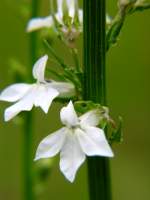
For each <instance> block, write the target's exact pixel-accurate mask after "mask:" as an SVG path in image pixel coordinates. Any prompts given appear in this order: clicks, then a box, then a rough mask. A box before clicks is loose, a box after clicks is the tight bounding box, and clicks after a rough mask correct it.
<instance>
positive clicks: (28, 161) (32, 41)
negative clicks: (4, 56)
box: [24, 0, 39, 200]
mask: <svg viewBox="0 0 150 200" xmlns="http://www.w3.org/2000/svg"><path fill="white" fill-rule="evenodd" d="M38 5H39V1H38V0H32V5H31V6H32V12H31V18H33V17H36V16H37V12H38ZM29 48H30V51H29V53H30V54H29V55H30V57H29V60H30V68H29V69H28V74H29V80H30V81H32V66H33V64H34V62H35V60H36V49H37V34H36V33H31V34H30V38H29ZM32 147H33V113H32V112H28V113H26V114H25V122H24V175H25V180H24V181H25V186H24V187H25V190H24V199H25V200H35V194H34V181H33V155H32Z"/></svg>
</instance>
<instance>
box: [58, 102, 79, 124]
mask: <svg viewBox="0 0 150 200" xmlns="http://www.w3.org/2000/svg"><path fill="white" fill-rule="evenodd" d="M60 118H61V121H62V123H63V124H64V125H66V126H68V127H72V126H76V125H78V123H79V120H78V117H77V114H76V112H75V110H74V106H73V104H72V101H70V102H69V104H68V105H67V106H66V107H63V108H62V109H61V111H60Z"/></svg>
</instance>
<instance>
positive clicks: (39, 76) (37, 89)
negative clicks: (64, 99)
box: [0, 55, 74, 121]
mask: <svg viewBox="0 0 150 200" xmlns="http://www.w3.org/2000/svg"><path fill="white" fill-rule="evenodd" d="M47 60H48V56H47V55H45V56H43V57H42V58H40V59H39V60H38V61H37V62H36V63H35V65H34V67H33V77H34V78H35V79H36V80H37V81H36V83H34V84H25V83H19V84H13V85H11V86H9V87H7V88H6V89H5V90H4V91H2V92H1V94H0V100H2V101H8V102H16V101H17V102H16V103H15V104H14V105H12V106H10V107H8V108H7V109H6V110H5V114H4V118H5V121H9V120H11V119H12V118H13V117H15V116H16V115H17V114H19V113H20V112H21V111H30V110H31V109H32V107H33V106H36V107H41V108H42V109H43V111H44V112H45V113H47V112H48V109H49V107H50V105H51V103H52V101H53V99H54V98H56V97H57V96H58V95H63V94H67V93H68V92H72V91H73V89H74V87H73V85H72V84H70V83H65V82H55V81H50V82H47V81H45V79H44V72H45V68H46V63H47Z"/></svg>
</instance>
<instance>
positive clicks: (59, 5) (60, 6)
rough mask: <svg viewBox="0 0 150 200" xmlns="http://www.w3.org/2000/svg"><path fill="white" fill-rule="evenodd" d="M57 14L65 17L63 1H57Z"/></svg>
mask: <svg viewBox="0 0 150 200" xmlns="http://www.w3.org/2000/svg"><path fill="white" fill-rule="evenodd" d="M57 11H58V12H57V13H58V15H59V16H60V18H62V16H63V0H57Z"/></svg>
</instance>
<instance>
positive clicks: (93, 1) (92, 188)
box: [83, 0, 111, 200]
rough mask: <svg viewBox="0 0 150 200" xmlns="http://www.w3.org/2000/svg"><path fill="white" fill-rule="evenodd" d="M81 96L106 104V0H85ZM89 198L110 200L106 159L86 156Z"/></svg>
mask: <svg viewBox="0 0 150 200" xmlns="http://www.w3.org/2000/svg"><path fill="white" fill-rule="evenodd" d="M83 2H84V3H83V9H84V37H83V40H84V83H83V88H84V100H92V101H93V102H95V103H100V104H102V105H106V79H105V76H106V73H105V55H106V42H105V39H106V32H105V31H106V30H105V15H106V11H105V3H106V2H105V0H84V1H83ZM88 178H89V194H90V195H89V196H90V200H111V189H110V171H109V160H108V159H107V158H103V157H90V158H88Z"/></svg>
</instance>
